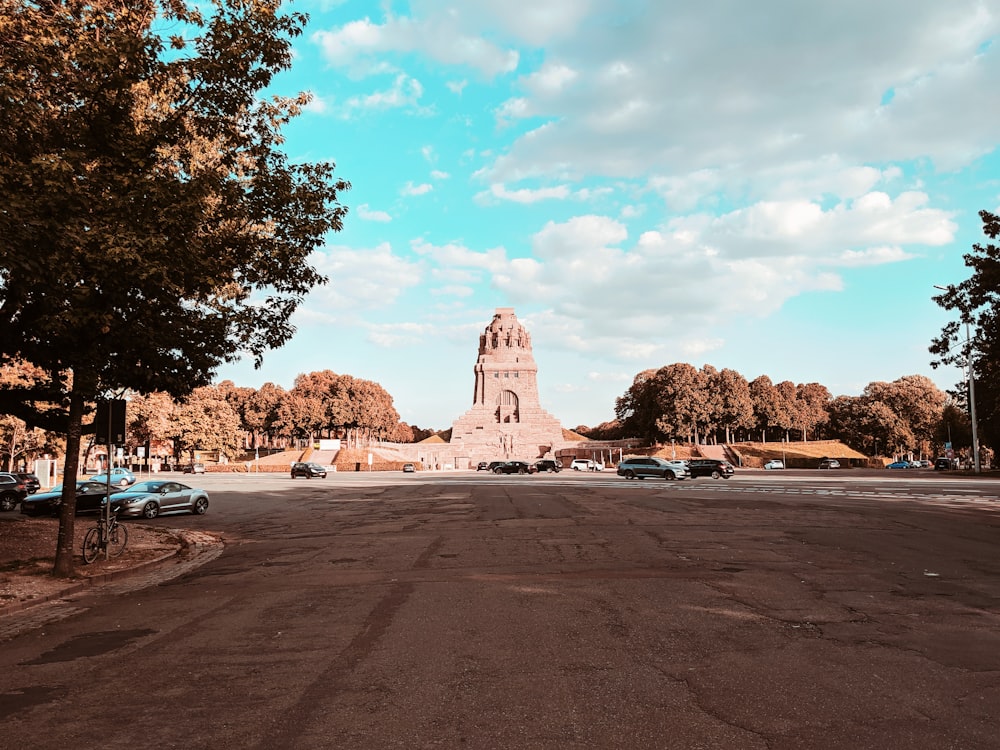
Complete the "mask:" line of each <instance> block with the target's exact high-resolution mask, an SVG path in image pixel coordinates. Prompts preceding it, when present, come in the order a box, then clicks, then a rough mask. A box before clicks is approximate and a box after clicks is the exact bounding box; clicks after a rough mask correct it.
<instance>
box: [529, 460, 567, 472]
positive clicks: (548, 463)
mask: <svg viewBox="0 0 1000 750" xmlns="http://www.w3.org/2000/svg"><path fill="white" fill-rule="evenodd" d="M561 470H562V466H560V465H559V462H558V461H553V460H552V459H551V458H543V459H541V460H539V461H535V471H537V472H539V473H541V472H543V471H551V472H558V471H561Z"/></svg>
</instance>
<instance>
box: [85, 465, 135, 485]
mask: <svg viewBox="0 0 1000 750" xmlns="http://www.w3.org/2000/svg"><path fill="white" fill-rule="evenodd" d="M90 481H91V482H104V483H105V484H107V483H108V473H107V472H104V473H103V474H94V476H92V477H91V478H90ZM111 484H113V485H117V486H118V487H128V486H129V485H130V484H135V474H133V473H132V472H131V471H129V470H128V469H125V468H123V467H121V466H116V467H115V468H113V469H112V470H111Z"/></svg>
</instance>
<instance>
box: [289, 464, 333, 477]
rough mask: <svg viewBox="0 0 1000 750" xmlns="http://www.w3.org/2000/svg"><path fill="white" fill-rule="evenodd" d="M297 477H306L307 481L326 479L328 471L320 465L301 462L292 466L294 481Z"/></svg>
mask: <svg viewBox="0 0 1000 750" xmlns="http://www.w3.org/2000/svg"><path fill="white" fill-rule="evenodd" d="M295 477H305V478H306V479H312V478H313V477H320V478H321V479H322V478H326V469H325V468H323V467H322V466H320V465H319V464H314V463H306V462H303V461H299V462H298V463H294V464H292V479H295Z"/></svg>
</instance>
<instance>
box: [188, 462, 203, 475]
mask: <svg viewBox="0 0 1000 750" xmlns="http://www.w3.org/2000/svg"><path fill="white" fill-rule="evenodd" d="M183 473H184V474H204V473H205V464H203V463H199V462H197V461H196V462H195V463H193V464H188V465H187V466H185V467H184V471H183Z"/></svg>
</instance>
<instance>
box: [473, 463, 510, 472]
mask: <svg viewBox="0 0 1000 750" xmlns="http://www.w3.org/2000/svg"><path fill="white" fill-rule="evenodd" d="M503 465H504V461H490V462H489V463H488V464H486V466H485V467H484V468H483V471H489V472H494V471H496V469H497V467H498V466H503ZM476 471H479V469H478V468H477V469H476Z"/></svg>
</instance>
